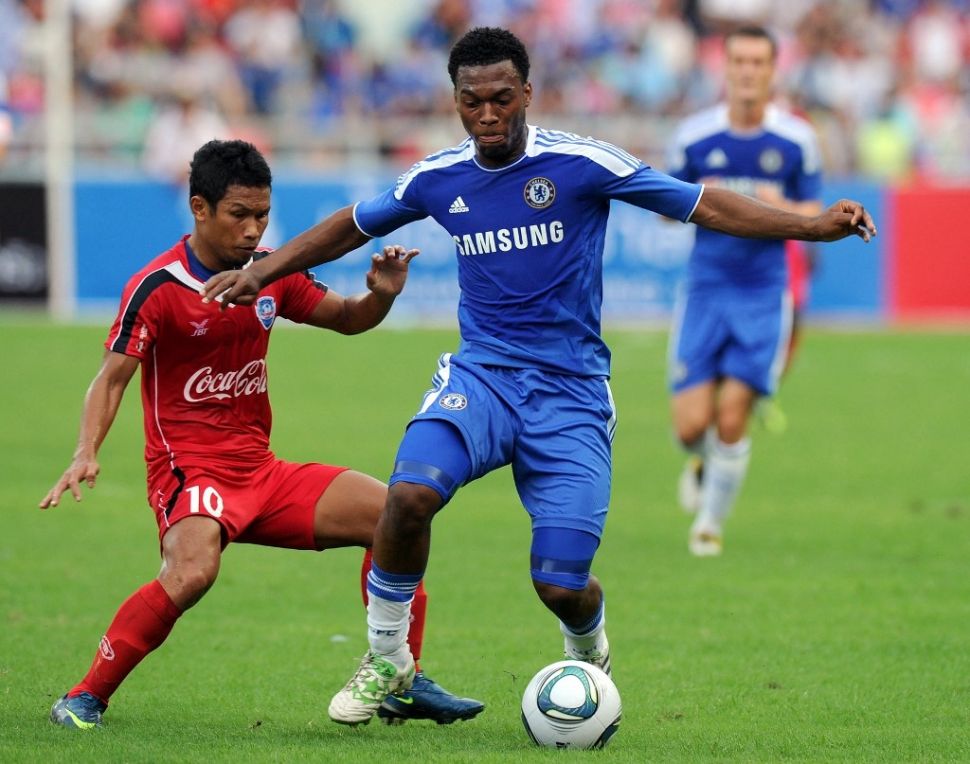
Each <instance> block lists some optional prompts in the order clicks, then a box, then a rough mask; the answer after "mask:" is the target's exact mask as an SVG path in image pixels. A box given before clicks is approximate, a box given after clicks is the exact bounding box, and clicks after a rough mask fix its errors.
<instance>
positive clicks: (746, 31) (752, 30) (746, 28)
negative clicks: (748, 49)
mask: <svg viewBox="0 0 970 764" xmlns="http://www.w3.org/2000/svg"><path fill="white" fill-rule="evenodd" d="M732 37H756V38H758V39H760V40H767V41H768V42H769V44H770V45H771V57H772V58H773V59H774V58H778V41H777V40H775V36H774V35H773V34H772V33H771V32H769V31H768V30H767V29H765V28H764V27H763V26H759V25H757V24H744V25H742V26H739V27H735V28H734V29H732V30H731V31H730V32H728V33H727V34H726V35H725V36H724V44H725V45H727V44H728V43H729V42H730V41H731V38H732Z"/></svg>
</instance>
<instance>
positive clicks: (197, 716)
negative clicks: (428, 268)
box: [0, 317, 970, 762]
mask: <svg viewBox="0 0 970 764" xmlns="http://www.w3.org/2000/svg"><path fill="white" fill-rule="evenodd" d="M0 326H2V331H3V363H2V368H3V372H2V374H3V381H4V384H3V395H2V398H0V407H2V408H0V411H2V422H3V426H2V427H0V444H2V454H3V461H2V465H3V479H2V481H0V497H2V512H3V514H2V529H0V711H2V718H0V760H2V761H4V762H21V761H24V762H27V761H31V762H33V761H38V762H41V761H43V762H56V761H64V762H68V761H70V762H84V761H117V762H184V761H206V762H238V761H341V762H343V761H351V762H353V761H360V762H376V761H403V760H411V761H432V762H462V761H468V762H471V761H474V762H478V761H494V762H505V761H511V760H516V761H518V762H528V761H546V760H550V759H551V758H552V757H555V756H557V753H556V752H553V751H546V750H540V749H535V748H533V747H532V746H531V744H530V743H529V741H528V739H527V737H526V735H525V733H524V731H523V730H522V727H521V724H520V721H519V700H520V695H521V692H522V690H523V689H524V687H525V685H526V683H527V682H528V680H529V678H530V677H531V676H532V674H533V673H534V672H535V671H536V670H537V669H538V668H540V667H541V666H543V665H545V664H547V663H551V662H553V661H555V660H558V659H559V658H560V651H561V648H562V645H561V640H560V636H559V633H558V630H557V628H556V623H555V621H554V620H553V618H552V617H551V616H550V615H549V614H547V613H546V612H545V611H544V609H543V608H542V606H541V604H540V603H539V601H538V599H537V598H536V597H535V595H534V594H533V592H532V588H531V585H530V582H529V578H528V551H529V532H528V522H527V517H526V515H525V512H524V511H523V510H522V509H521V508H520V506H519V503H518V500H517V497H516V494H515V491H514V488H513V486H512V480H511V474H510V472H509V471H508V470H501V471H499V472H497V473H494V474H492V475H490V476H488V477H487V478H485V479H483V480H481V481H478V482H477V483H474V484H472V485H471V486H468V487H466V488H465V489H463V490H462V491H461V492H460V493H459V495H458V497H457V498H456V499H455V500H454V501H453V502H452V503H451V504H450V505H449V506H448V507H447V508H446V509H445V510H444V511H443V512H442V514H441V515H439V517H438V519H437V521H436V522H435V526H434V540H433V546H432V556H431V563H430V567H429V570H428V576H427V583H428V587H429V591H430V596H431V601H430V608H429V622H428V629H427V636H426V645H425V656H424V661H423V663H424V667H425V669H426V670H427V671H428V673H429V674H430V675H431V676H433V677H434V678H435V679H437V680H438V681H440V682H441V683H442V684H444V685H445V686H447V687H449V688H451V689H453V690H455V691H458V692H462V693H466V694H469V695H472V696H475V697H478V698H481V699H483V700H484V701H486V703H487V709H486V711H485V713H484V714H483V715H482V716H480V717H479V718H478V719H476V720H474V721H472V722H467V723H459V724H454V725H451V726H442V727H438V726H436V725H433V724H431V723H426V722H425V723H410V724H407V725H405V726H403V727H384V726H382V725H379V724H377V723H372V724H370V725H369V726H367V727H362V728H357V729H350V728H344V727H340V726H338V725H335V724H332V723H331V722H329V721H328V719H327V717H326V707H327V704H328V702H329V699H330V696H331V694H332V693H333V692H334V691H336V690H337V689H339V687H340V686H341V685H342V684H343V682H344V681H345V680H346V679H347V677H348V676H349V675H350V674H351V673H352V671H353V670H354V668H355V666H356V662H357V660H358V658H359V656H360V655H361V654H362V653H363V652H364V650H365V649H366V641H365V635H364V616H363V610H362V607H361V604H360V599H359V590H358V583H357V578H358V571H359V563H360V553H359V552H358V550H338V551H333V552H325V553H323V554H319V555H315V554H312V553H296V552H287V551H282V550H269V549H260V548H253V547H244V546H235V547H230V548H229V549H228V550H227V552H226V554H225V557H224V561H223V567H222V573H221V576H220V578H219V581H218V582H217V583H216V585H215V587H214V588H213V590H212V591H211V592H210V593H209V595H208V596H207V597H206V598H205V599H204V600H203V601H202V602H201V603H200V605H198V606H197V607H196V608H195V609H193V610H191V611H190V612H189V613H187V614H186V615H185V616H184V617H183V618H182V620H181V621H180V622H179V624H178V626H177V627H176V629H175V631H174V632H173V634H172V636H171V637H170V638H169V640H168V642H167V643H166V644H165V645H163V646H162V648H161V649H160V650H158V651H157V652H156V653H154V654H152V655H150V656H149V657H148V658H147V659H146V660H145V662H144V663H143V664H142V665H141V666H140V667H139V668H138V669H137V670H136V671H135V672H134V674H132V676H131V677H130V678H129V680H128V681H127V682H126V683H125V685H124V686H123V687H122V689H121V690H120V691H119V692H118V693H117V694H116V695H115V697H114V700H113V702H112V706H111V709H110V710H109V712H108V714H107V715H106V724H105V727H104V728H103V729H102V730H99V731H96V732H95V733H94V734H87V735H81V734H72V733H70V732H68V731H66V730H62V729H57V728H54V727H53V726H52V725H50V724H49V723H48V721H47V713H48V710H49V708H50V705H51V703H52V701H53V700H54V699H55V697H57V696H58V695H60V694H61V693H63V692H64V691H65V690H66V689H67V688H68V687H70V686H71V685H72V684H73V683H74V682H75V681H77V680H78V679H79V678H80V677H81V676H82V675H83V673H84V672H85V671H86V670H87V666H88V664H89V661H90V659H91V656H92V653H93V651H94V649H95V647H96V645H97V642H98V639H99V638H100V636H101V634H102V633H103V630H104V629H105V628H106V626H107V623H108V621H109V620H110V618H111V616H112V615H113V613H114V611H115V609H116V608H117V606H118V605H119V604H120V602H121V601H122V599H124V598H125V597H126V596H127V595H128V594H129V593H130V592H131V591H132V590H133V589H135V588H136V587H137V586H139V585H141V584H142V583H144V582H145V581H147V580H149V579H150V578H152V577H153V576H154V575H155V573H156V572H157V566H158V552H157V541H156V535H155V534H156V530H155V524H154V520H153V518H152V515H151V512H150V510H149V509H148V507H147V505H146V502H145V496H144V468H143V463H142V460H141V449H142V439H141V419H140V404H139V395H138V390H137V389H135V388H134V387H133V388H132V389H130V390H129V394H128V395H127V397H126V400H125V402H124V405H123V407H122V411H121V413H120V415H119V418H118V421H117V422H116V423H115V427H114V429H113V431H112V433H111V435H110V436H109V438H108V441H107V443H106V444H105V446H104V448H103V449H102V453H101V466H102V474H101V479H100V482H99V483H98V486H97V488H96V489H95V490H94V491H93V492H88V491H86V492H85V497H84V501H83V502H82V503H81V504H75V503H74V502H73V501H70V500H69V499H68V500H65V501H64V502H63V503H62V504H61V506H59V507H57V508H55V509H53V510H49V511H46V512H42V511H40V510H38V509H37V508H36V506H37V502H38V501H39V499H40V498H41V496H42V495H43V494H44V493H45V492H46V490H47V489H48V488H49V487H50V485H51V484H52V483H53V482H54V481H55V479H56V478H57V477H58V476H59V475H60V473H61V471H62V470H63V469H64V468H65V467H66V465H67V462H68V459H69V457H70V454H71V452H72V450H73V447H74V439H75V436H76V428H77V421H78V415H79V412H80V404H81V399H82V396H83V393H84V390H85V389H86V386H87V384H88V382H89V381H90V379H91V377H92V376H93V374H94V372H95V371H96V369H97V366H98V363H99V360H100V355H101V346H100V343H101V342H102V340H103V337H104V334H105V328H104V327H66V326H53V325H50V324H44V323H39V322H32V321H28V320H23V319H21V320H17V319H15V318H12V317H7V318H6V319H4V320H3V322H2V323H0ZM275 334H276V336H275V337H274V340H273V346H272V351H271V356H270V389H271V394H272V399H273V402H274V412H275V419H276V421H275V431H274V438H273V441H274V446H275V449H276V451H277V453H278V454H280V455H281V456H283V457H286V458H290V459H295V460H322V461H329V462H334V463H346V464H350V465H352V466H354V467H356V468H358V469H360V470H363V471H366V472H370V473H371V474H374V475H376V476H378V477H381V478H382V479H386V477H387V474H388V471H389V468H390V465H391V462H392V459H393V456H394V451H395V448H396V446H397V442H398V439H399V436H400V433H401V431H402V428H403V425H404V424H405V422H406V421H407V419H408V417H409V416H410V415H411V413H413V411H414V410H415V408H416V406H417V405H418V402H419V400H420V395H421V393H422V392H423V391H424V390H425V389H426V388H427V387H428V385H429V381H430V376H431V373H432V372H433V370H434V364H435V359H436V358H437V355H438V353H440V352H442V351H445V350H452V349H454V346H455V343H456V337H455V334H454V332H450V331H431V330H426V331H404V330H397V331H395V330H386V331H385V330H379V331H375V332H371V333H370V334H368V335H364V336H360V337H354V338H344V337H339V336H337V335H332V334H328V333H324V332H314V331H306V330H304V331H300V330H293V329H288V328H285V327H281V328H279V329H278V330H277V331H276V333H275ZM609 339H610V342H611V345H612V347H613V351H614V376H613V382H612V384H613V389H614V393H615V396H616V401H617V407H618V410H619V428H618V431H617V436H616V441H615V473H614V491H613V501H612V508H611V512H610V519H609V522H608V523H607V529H606V534H605V537H604V541H603V545H602V547H601V550H600V553H599V555H598V557H597V560H596V564H595V572H597V573H598V575H599V576H600V578H601V580H602V581H603V583H604V586H605V587H606V591H607V602H608V604H607V615H608V624H609V634H610V639H611V641H612V643H613V665H614V672H615V675H616V680H617V684H618V686H619V689H620V693H621V695H622V698H623V705H624V716H623V723H622V725H621V727H620V732H619V733H618V734H617V736H616V737H615V738H614V740H613V742H612V743H611V744H610V746H609V747H608V748H607V749H606V750H605V751H602V752H600V753H590V754H578V755H580V756H591V757H596V758H597V760H601V759H602V760H609V761H617V762H620V761H623V762H627V761H629V762H642V761H656V762H702V761H737V762H776V761H799V762H817V761H832V762H856V761H871V762H890V761H892V762H895V761H968V760H970V649H968V644H970V477H968V476H970V468H968V455H970V450H968V431H970V352H968V347H970V336H968V335H967V334H966V333H965V332H963V333H961V332H956V331H953V332H943V333H931V332H911V333H890V332H870V333H841V332H827V331H822V330H820V329H814V330H812V329H810V330H809V332H808V335H807V337H806V341H805V343H804V347H803V350H802V354H801V357H800V358H799V360H798V363H797V365H796V368H795V369H794V372H793V374H792V376H791V377H790V379H789V380H788V381H787V382H786V384H785V387H784V389H783V394H782V397H781V400H782V402H783V404H784V407H785V410H786V412H787V414H788V416H789V420H790V427H789V431H788V432H787V433H786V434H784V435H782V436H776V435H772V434H768V433H765V432H761V431H757V430H756V431H755V433H754V437H755V442H754V458H753V460H752V466H751V470H750V474H749V476H748V481H747V484H746V485H745V488H744V491H743V493H742V496H741V500H740V502H739V505H738V507H737V511H736V513H735V516H734V517H733V518H732V520H731V522H730V524H729V526H728V533H727V536H726V550H725V555H724V556H723V557H722V558H720V559H705V560H698V559H693V558H691V557H690V556H689V555H688V554H687V551H686V533H687V527H688V524H689V519H688V518H687V516H685V515H684V514H682V513H681V512H680V510H679V509H677V507H676V503H675V496H674V484H675V480H676V477H677V473H678V471H679V469H680V466H681V458H682V457H681V455H680V454H679V453H678V451H677V450H676V449H675V448H674V446H673V445H672V441H671V438H670V435H669V426H668V417H667V400H666V394H665V388H664V353H665V342H666V337H665V335H663V334H662V333H656V332H648V331H639V332H638V331H614V332H611V333H610V334H609Z"/></svg>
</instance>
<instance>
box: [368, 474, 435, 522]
mask: <svg viewBox="0 0 970 764" xmlns="http://www.w3.org/2000/svg"><path fill="white" fill-rule="evenodd" d="M441 506H442V498H441V496H440V495H439V494H438V492H437V491H435V490H434V489H433V488H429V487H428V486H425V485H418V484H415V483H405V482H400V483H394V484H393V485H391V487H390V488H389V489H388V493H387V505H386V507H385V511H384V517H383V518H382V520H383V521H384V522H388V523H392V524H393V525H394V526H395V528H396V530H398V531H401V532H407V531H408V530H417V529H423V528H425V527H427V526H428V525H430V524H431V520H432V518H433V517H434V515H435V513H436V512H437V511H438V510H439V509H440V508H441Z"/></svg>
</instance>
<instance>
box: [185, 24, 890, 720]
mask: <svg viewBox="0 0 970 764" xmlns="http://www.w3.org/2000/svg"><path fill="white" fill-rule="evenodd" d="M448 72H449V74H450V75H451V79H452V82H453V83H454V86H455V104H456V107H457V111H458V115H459V117H460V119H461V122H462V125H463V127H464V128H465V131H466V132H467V133H468V136H469V137H468V138H467V139H466V140H465V141H464V142H463V143H461V144H459V145H458V146H456V147H454V148H451V149H446V150H444V151H441V152H439V153H437V154H433V155H432V156H429V157H428V158H426V159H424V160H422V161H421V162H418V163H417V164H416V165H415V166H414V167H412V168H411V169H410V170H409V171H408V172H406V173H405V174H404V175H402V176H401V177H400V178H399V179H398V181H397V183H396V184H395V186H394V187H393V188H390V189H388V190H387V191H386V192H384V193H383V194H381V195H379V196H377V197H376V198H374V199H371V200H370V201H366V202H360V203H358V204H357V205H355V206H353V207H347V208H344V209H341V210H338V211H337V212H335V213H333V214H332V215H331V216H330V217H328V218H327V219H326V220H324V221H322V222H321V223H319V224H317V225H316V226H314V227H313V228H311V229H309V230H308V231H305V232H304V233H302V234H300V235H299V236H298V237H296V238H295V239H294V240H292V241H291V242H289V243H287V244H286V245H284V246H283V247H282V248H280V249H279V250H277V251H276V253H275V254H272V255H269V256H268V257H266V258H265V259H263V260H260V261H259V262H258V263H254V264H253V265H252V266H251V267H249V268H247V269H246V270H242V271H234V272H232V273H224V274H221V275H219V276H216V277H213V278H212V279H210V280H209V281H208V282H206V285H205V288H204V290H203V299H205V300H212V299H214V298H215V297H216V296H217V295H220V294H221V295H223V298H224V304H228V303H233V302H234V303H240V304H250V303H252V301H253V299H254V297H255V295H256V294H257V293H258V291H259V289H260V287H262V286H263V285H265V284H267V283H269V282H272V281H274V280H276V279H279V278H282V277H283V276H284V275H285V274H287V273H291V272H293V271H296V270H299V269H302V268H307V267H310V266H313V265H318V264H320V263H323V262H328V261H330V260H334V259H336V258H338V257H340V256H342V255H343V254H345V253H347V252H349V251H350V250H352V249H355V248H357V247H359V246H361V245H362V244H364V243H365V242H367V241H368V240H369V239H371V238H373V237H378V236H383V235H385V234H388V233H390V232H391V231H393V230H395V229H397V228H399V227H400V226H402V225H404V224H406V223H409V222H411V221H414V220H419V219H421V218H425V217H428V216H431V217H433V218H434V219H435V220H436V221H437V222H438V223H439V224H441V225H442V226H443V227H444V228H445V229H446V230H447V231H448V232H449V233H450V234H451V235H452V237H453V238H454V240H455V251H456V254H457V258H458V279H459V284H460V287H461V297H460V302H459V307H458V323H459V328H460V330H461V344H460V346H459V348H458V350H457V352H455V353H454V354H445V355H443V356H442V357H441V358H440V359H439V362H438V370H437V373H436V374H435V377H434V386H433V388H432V389H431V390H430V391H428V393H427V394H426V395H425V397H424V400H423V401H422V403H421V406H420V408H419V410H418V413H417V414H416V415H415V416H414V418H413V419H412V420H411V422H410V424H409V426H408V428H407V430H406V431H405V434H404V438H403V440H402V442H401V444H400V447H399V450H398V454H397V461H396V463H395V465H394V471H393V473H392V475H391V478H390V489H389V493H388V500H387V503H386V505H385V507H384V511H383V513H382V515H381V520H380V522H379V524H378V528H377V531H376V538H375V543H374V563H373V566H372V568H371V572H370V574H369V579H368V590H369V593H370V604H369V606H368V615H367V623H368V638H369V642H370V649H369V651H368V652H367V654H366V655H365V656H364V659H363V660H362V661H361V664H360V667H359V668H358V670H357V673H356V674H355V675H354V677H353V678H352V679H351V680H350V681H349V682H348V683H347V685H346V687H344V688H343V690H341V691H340V692H338V693H337V694H336V695H335V696H334V698H333V700H332V701H331V704H330V709H329V713H330V716H331V718H332V719H334V720H335V721H338V722H342V723H346V724H356V723H359V722H366V721H368V720H369V719H370V718H371V716H373V714H374V713H376V712H377V709H378V708H379V707H380V706H381V704H382V703H383V702H385V701H386V699H387V696H388V695H389V694H391V693H393V692H395V691H398V690H400V689H402V688H406V687H407V686H408V684H409V682H410V681H411V675H412V674H413V671H414V669H413V662H412V660H411V656H410V655H409V654H408V649H407V645H406V643H405V640H404V635H405V629H406V626H407V623H408V610H409V602H410V600H411V597H412V595H413V592H414V591H415V587H417V585H418V583H419V582H420V581H421V579H422V577H423V575H424V570H425V567H426V565H427V561H428V551H429V547H430V541H431V522H432V518H433V517H434V515H435V513H436V512H438V510H439V509H441V508H442V507H443V506H444V505H445V504H446V503H447V502H448V501H450V500H451V498H452V497H453V496H454V494H455V492H456V491H457V490H458V488H459V487H461V486H462V485H464V484H465V483H468V482H470V481H472V480H475V479H476V478H479V477H481V476H482V475H485V474H486V473H488V472H490V471H492V470H494V469H497V468H499V467H502V466H504V465H509V464H510V465H511V466H512V474H513V476H514V479H515V485H516V488H517V490H518V493H519V496H520V498H521V500H522V503H523V505H524V506H525V508H526V510H527V511H528V512H529V515H530V517H531V519H532V544H531V550H530V569H531V575H532V581H533V585H534V587H535V590H536V592H537V594H538V595H539V597H540V598H541V600H542V602H543V603H544V604H545V605H546V606H547V607H548V608H549V609H550V610H551V611H552V612H553V613H554V614H555V615H556V616H557V617H558V619H559V625H560V629H561V632H562V634H563V635H564V637H565V651H566V654H567V655H568V656H570V657H573V658H578V659H582V660H586V661H589V662H591V663H594V664H596V665H598V666H600V667H602V668H604V669H605V670H607V671H609V670H610V650H609V643H608V641H607V639H606V632H605V617H604V608H603V590H602V588H601V587H600V584H599V582H598V581H597V579H596V578H595V577H594V576H592V575H591V574H590V567H591V564H592V561H593V556H594V554H595V552H596V548H597V547H598V546H599V541H600V535H601V533H602V530H603V524H604V521H605V519H606V511H607V506H608V504H609V497H610V477H611V475H610V472H611V452H610V449H611V438H612V435H613V429H614V426H615V421H616V417H615V411H614V408H613V401H612V396H611V394H610V389H609V385H608V382H607V380H608V377H609V368H610V365H609V364H610V353H609V349H608V348H607V347H606V345H605V344H604V342H603V339H602V337H601V336H600V306H601V301H602V255H603V241H604V234H605V231H606V222H607V218H608V216H609V208H610V200H611V199H620V200H623V201H626V202H629V203H630V204H635V205H637V206H639V207H643V208H645V209H650V210H654V211H656V212H659V213H661V214H663V215H666V216H668V217H672V218H677V219H678V220H682V221H688V220H692V221H694V222H696V223H699V224H701V225H705V226H710V227H713V228H716V229H718V230H722V231H725V232H728V233H731V234H734V235H753V236H761V237H772V238H803V239H816V240H832V239H840V238H843V237H845V236H850V235H854V234H855V235H860V236H862V237H863V238H865V239H868V238H869V236H871V235H873V234H874V233H875V228H874V225H873V222H872V219H871V218H870V217H869V215H868V213H866V212H865V210H864V209H863V208H862V206H861V205H860V204H858V203H857V202H850V201H841V202H839V203H837V204H836V205H834V206H833V207H831V208H830V209H829V210H827V211H826V212H824V213H823V214H821V215H819V216H816V217H811V218H810V217H805V216H802V215H797V214H794V213H790V212H785V211H782V210H779V209H776V208H773V207H770V206H768V205H765V204H762V203H760V202H757V201H755V200H752V199H749V198H747V197H745V196H742V195H740V194H736V193H734V192H732V191H728V190H724V189H711V190H710V191H709V192H708V191H704V190H703V189H702V187H701V186H699V185H696V184H692V183H685V182H683V181H680V180H676V179H674V178H671V177H670V176H668V175H665V174H663V173H660V172H657V171H656V170H653V169H651V168H649V167H647V166H646V165H644V164H643V163H641V162H640V161H639V160H637V159H635V158H634V157H632V156H630V155H629V154H628V153H626V152H625V151H622V150H621V149H618V148H616V147H615V146H611V145H609V144H606V143H602V142H599V141H595V140H592V139H588V138H580V137H578V136H576V135H572V134H569V133H562V132H558V131H553V130H545V129H542V128H538V127H535V126H531V125H528V124H527V123H526V109H527V107H528V106H529V102H530V100H531V98H532V85H531V84H530V83H529V57H528V54H527V53H526V50H525V48H524V47H523V45H522V43H521V42H520V41H519V40H518V38H516V37H515V36H514V35H513V34H511V33H510V32H508V31H506V30H503V29H494V28H478V29H473V30H472V31H470V32H468V33H467V34H466V35H465V36H464V37H462V38H461V39H460V40H459V41H458V42H457V43H456V44H455V46H454V47H453V48H452V51H451V55H450V58H449V61H448Z"/></svg>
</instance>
